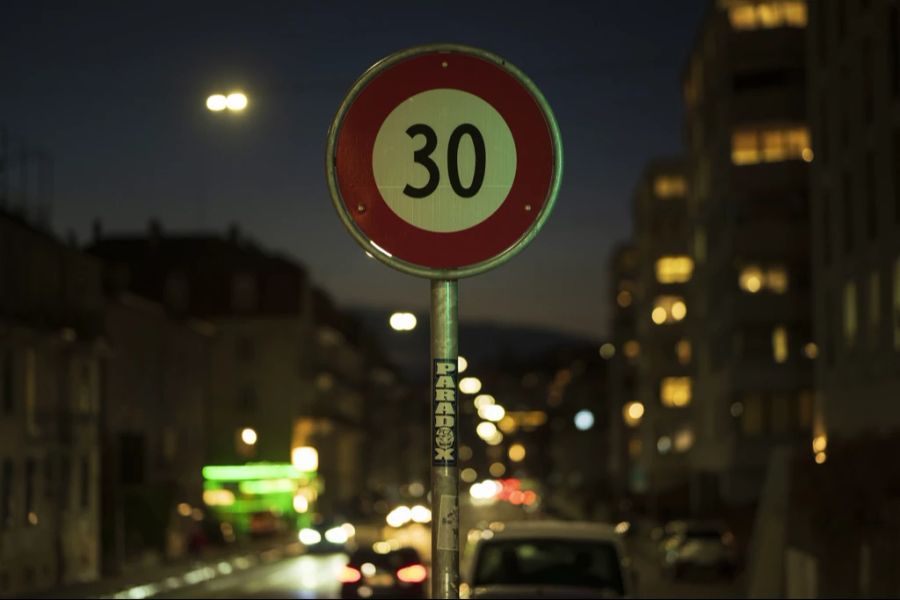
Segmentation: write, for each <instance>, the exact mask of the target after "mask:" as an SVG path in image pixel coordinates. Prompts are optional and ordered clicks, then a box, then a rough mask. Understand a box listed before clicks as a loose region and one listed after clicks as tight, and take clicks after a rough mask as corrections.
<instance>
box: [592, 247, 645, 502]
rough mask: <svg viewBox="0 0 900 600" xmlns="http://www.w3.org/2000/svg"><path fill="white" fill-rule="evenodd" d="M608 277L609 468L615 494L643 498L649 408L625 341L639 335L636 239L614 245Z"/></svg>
mask: <svg viewBox="0 0 900 600" xmlns="http://www.w3.org/2000/svg"><path fill="white" fill-rule="evenodd" d="M608 276H609V279H608V281H609V284H608V290H607V297H608V298H609V301H610V306H611V307H612V313H611V317H610V320H611V323H610V325H611V327H610V329H611V333H610V335H611V337H610V341H608V342H606V343H604V344H602V345H601V346H600V356H601V358H603V359H605V360H607V361H609V368H608V378H607V390H608V396H609V402H608V405H607V407H606V410H607V414H606V417H607V419H608V424H609V425H608V431H609V445H608V450H609V451H608V453H607V469H608V471H609V475H610V479H611V482H612V486H613V490H614V492H615V495H616V496H617V497H619V498H626V497H628V496H633V495H639V496H642V497H643V495H644V494H645V493H646V492H647V491H648V489H649V483H648V477H647V473H646V468H645V466H644V463H643V461H642V460H641V457H642V455H643V454H644V452H645V448H644V443H643V440H642V435H641V434H642V431H643V428H642V427H641V425H642V422H643V416H644V410H645V408H644V405H643V404H642V403H640V402H638V400H637V384H638V382H637V362H636V359H637V355H636V354H632V355H631V356H630V357H629V356H627V355H626V354H625V352H624V348H625V346H628V347H629V348H630V349H634V348H635V344H636V340H637V330H636V318H637V313H636V306H635V304H636V303H635V300H636V297H637V294H638V288H637V278H638V253H637V250H636V248H635V247H634V245H633V244H631V243H630V242H628V243H623V244H620V245H619V246H617V247H616V248H615V249H614V250H613V254H612V257H611V259H610V263H609V274H608ZM647 451H649V449H647Z"/></svg>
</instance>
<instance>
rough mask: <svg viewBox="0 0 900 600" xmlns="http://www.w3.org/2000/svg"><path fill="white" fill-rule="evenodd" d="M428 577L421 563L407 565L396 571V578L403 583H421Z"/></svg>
mask: <svg viewBox="0 0 900 600" xmlns="http://www.w3.org/2000/svg"><path fill="white" fill-rule="evenodd" d="M427 578H428V570H427V569H426V568H425V567H424V566H422V565H409V566H408V567H403V568H402V569H400V570H398V571H397V579H399V580H400V581H402V582H403V583H422V582H423V581H425V579H427Z"/></svg>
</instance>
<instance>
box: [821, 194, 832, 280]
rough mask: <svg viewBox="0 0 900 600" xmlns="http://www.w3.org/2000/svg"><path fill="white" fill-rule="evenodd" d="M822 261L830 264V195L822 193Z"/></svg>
mask: <svg viewBox="0 0 900 600" xmlns="http://www.w3.org/2000/svg"><path fill="white" fill-rule="evenodd" d="M822 261H823V262H824V263H825V264H826V265H830V264H831V197H830V196H829V195H828V194H825V193H823V194H822Z"/></svg>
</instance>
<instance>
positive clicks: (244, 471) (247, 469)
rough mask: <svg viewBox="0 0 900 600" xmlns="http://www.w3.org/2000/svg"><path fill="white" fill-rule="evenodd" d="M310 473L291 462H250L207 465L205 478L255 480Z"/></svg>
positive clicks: (304, 476)
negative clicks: (244, 463)
mask: <svg viewBox="0 0 900 600" xmlns="http://www.w3.org/2000/svg"><path fill="white" fill-rule="evenodd" d="M309 475H310V474H309V473H308V472H306V471H301V470H299V469H298V468H296V467H295V466H294V465H292V464H290V463H249V464H246V465H207V466H205V467H203V478H204V479H206V480H208V481H253V480H257V479H304V478H307V477H309Z"/></svg>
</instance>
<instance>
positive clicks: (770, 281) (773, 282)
mask: <svg viewBox="0 0 900 600" xmlns="http://www.w3.org/2000/svg"><path fill="white" fill-rule="evenodd" d="M766 287H767V288H768V289H769V290H770V291H772V292H774V293H776V294H783V293H785V292H786V291H787V288H788V274H787V269H785V268H784V267H770V268H769V269H767V270H766Z"/></svg>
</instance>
